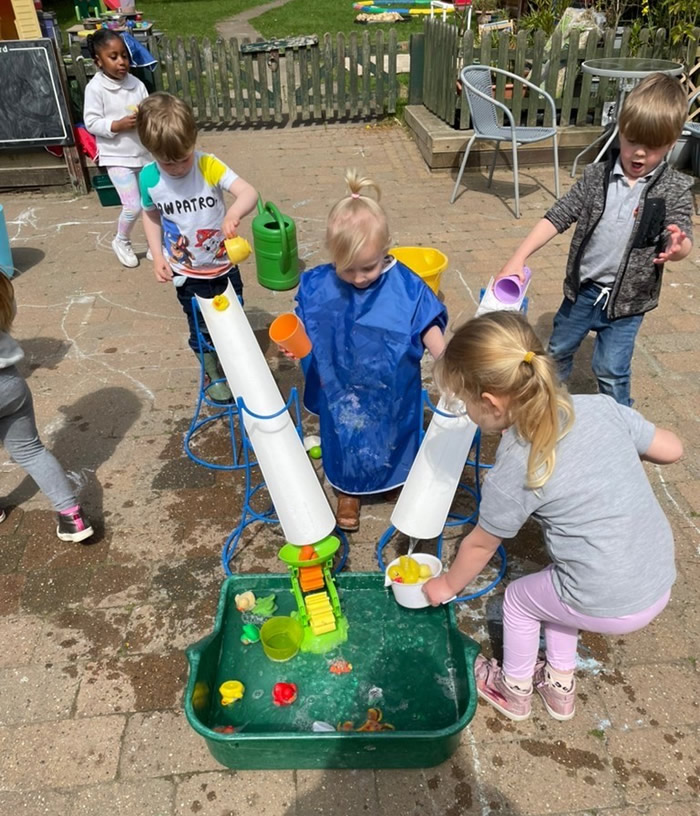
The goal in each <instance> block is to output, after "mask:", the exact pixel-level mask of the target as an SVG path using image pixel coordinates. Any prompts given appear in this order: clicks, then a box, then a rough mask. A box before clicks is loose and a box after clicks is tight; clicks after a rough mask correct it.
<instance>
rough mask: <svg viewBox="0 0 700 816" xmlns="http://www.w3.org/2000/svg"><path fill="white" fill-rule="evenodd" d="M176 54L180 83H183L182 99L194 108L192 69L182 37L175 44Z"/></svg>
mask: <svg viewBox="0 0 700 816" xmlns="http://www.w3.org/2000/svg"><path fill="white" fill-rule="evenodd" d="M175 53H176V54H177V63H178V70H179V72H180V82H181V83H182V98H183V99H184V101H185V102H186V104H188V105H189V106H190V107H192V89H191V87H190V69H189V62H188V59H187V54H186V53H185V43H184V42H183V41H182V37H178V38H177V41H176V43H175Z"/></svg>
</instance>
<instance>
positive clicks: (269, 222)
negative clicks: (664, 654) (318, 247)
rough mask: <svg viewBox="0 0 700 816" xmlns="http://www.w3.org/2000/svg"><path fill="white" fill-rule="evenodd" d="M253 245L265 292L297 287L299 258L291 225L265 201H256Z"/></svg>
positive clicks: (274, 207)
mask: <svg viewBox="0 0 700 816" xmlns="http://www.w3.org/2000/svg"><path fill="white" fill-rule="evenodd" d="M252 230H253V245H254V247H255V264H256V267H257V271H258V283H259V284H260V285H261V286H264V287H266V288H267V289H276V290H285V289H293V288H294V287H295V286H296V285H297V284H298V283H299V254H298V251H297V230H296V226H295V224H294V221H292V219H291V218H290V217H289V216H288V215H283V214H282V213H281V212H280V211H279V210H278V209H277V207H276V206H275V205H274V204H273V203H272V202H271V201H268V202H267V203H266V204H265V205H264V206H263V203H262V199H261V198H259V199H258V214H257V215H256V216H255V218H254V219H253V226H252Z"/></svg>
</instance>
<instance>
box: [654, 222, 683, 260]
mask: <svg viewBox="0 0 700 816" xmlns="http://www.w3.org/2000/svg"><path fill="white" fill-rule="evenodd" d="M667 232H668V243H667V244H666V249H665V250H664V251H663V252H659V255H658V257H656V258H654V263H655V264H663V263H666V261H675V260H676V257H675V256H676V254H677V253H678V252H680V251H681V249H682V247H683V242H684V241H685V239H686V238H687V237H688V236H687V235H686V234H685V233H684V232H683V230H682V229H681V228H680V227H679V226H677V225H676V224H669V225H668V228H667ZM682 257H685V256H682ZM679 260H680V259H679Z"/></svg>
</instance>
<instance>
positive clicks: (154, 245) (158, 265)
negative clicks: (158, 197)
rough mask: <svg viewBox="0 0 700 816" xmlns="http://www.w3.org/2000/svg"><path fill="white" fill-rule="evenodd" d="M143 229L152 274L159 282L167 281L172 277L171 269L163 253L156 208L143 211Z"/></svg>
mask: <svg viewBox="0 0 700 816" xmlns="http://www.w3.org/2000/svg"><path fill="white" fill-rule="evenodd" d="M143 231H144V232H145V233H146V241H147V242H148V248H149V249H150V250H151V255H152V256H153V274H154V275H155V276H156V280H158V281H160V283H167V282H168V281H170V280H172V279H173V270H172V269H171V267H170V264H169V263H168V261H167V259H166V258H165V255H163V242H162V241H163V228H162V226H161V223H160V213H159V212H158V210H144V211H143Z"/></svg>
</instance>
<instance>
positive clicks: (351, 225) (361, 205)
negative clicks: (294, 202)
mask: <svg viewBox="0 0 700 816" xmlns="http://www.w3.org/2000/svg"><path fill="white" fill-rule="evenodd" d="M345 183H346V184H347V186H348V191H349V192H348V195H346V196H344V197H343V198H341V199H340V201H338V202H337V203H336V204H335V205H334V206H333V209H332V210H331V211H330V213H329V215H328V225H327V227H326V247H327V249H328V252H329V253H330V256H331V260H332V261H333V263H334V264H335V266H336V269H340V270H344V269H349V268H350V267H351V266H352V264H353V262H354V261H355V258H356V257H357V255H358V254H359V253H360V252H361V251H362V249H363V248H364V247H365V246H367V245H373V246H376V248H377V251H378V253H380V254H381V253H385V252H387V250H388V249H389V246H390V241H391V239H390V236H389V224H388V222H387V217H386V213H385V212H384V210H383V209H382V206H381V205H380V204H379V199H380V198H381V190H380V189H379V186H378V185H377V183H376V182H374V181H372V179H371V178H367V177H366V176H362V175H360V173H359V172H358V171H357V170H346V171H345ZM370 192H373V193H374V196H376V198H373V197H372V196H370V195H368V193H370Z"/></svg>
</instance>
